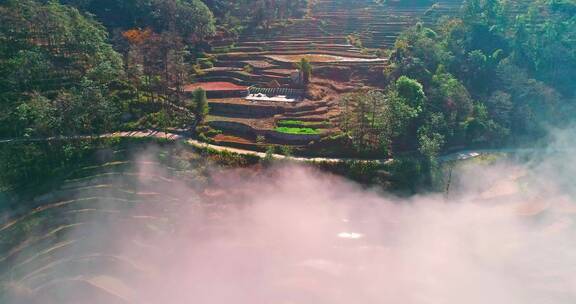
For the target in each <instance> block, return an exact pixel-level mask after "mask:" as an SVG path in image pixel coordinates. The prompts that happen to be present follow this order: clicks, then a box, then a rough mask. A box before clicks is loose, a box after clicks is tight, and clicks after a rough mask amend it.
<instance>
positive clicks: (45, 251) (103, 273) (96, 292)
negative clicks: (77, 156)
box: [0, 151, 197, 304]
mask: <svg viewBox="0 0 576 304" xmlns="http://www.w3.org/2000/svg"><path fill="white" fill-rule="evenodd" d="M107 154H108V155H107V156H106V157H103V159H101V161H99V162H97V163H96V164H95V165H90V166H84V167H82V168H80V169H78V170H77V171H76V172H74V173H73V174H71V175H70V176H69V177H68V178H67V180H66V181H65V182H64V184H63V185H62V186H61V187H60V189H58V190H56V191H53V192H51V193H49V194H46V195H43V196H41V197H37V198H36V199H34V200H32V201H26V202H19V206H20V207H19V208H17V210H16V211H14V212H13V213H11V214H9V215H7V216H5V217H3V218H2V221H1V222H0V283H1V285H2V289H3V290H2V292H0V298H1V297H3V298H2V299H1V300H0V302H1V303H18V304H20V303H22V304H24V303H127V302H132V300H133V299H134V295H135V291H134V289H133V288H134V287H133V286H130V285H129V283H128V280H127V277H126V276H128V275H130V276H132V277H134V276H135V275H136V276H138V277H142V278H144V277H146V275H147V273H148V272H149V271H150V269H147V268H146V266H144V265H142V264H140V263H139V260H138V257H137V256H126V255H125V252H126V250H122V249H123V248H126V247H127V246H128V247H130V248H140V249H141V250H145V251H150V250H156V249H155V248H150V244H148V243H147V242H146V241H145V240H149V239H151V238H155V237H161V236H162V234H163V233H166V232H167V231H170V229H171V228H172V227H171V225H170V222H169V221H168V220H167V219H168V218H172V219H173V218H174V217H175V216H177V215H176V214H175V212H173V210H175V209H176V208H179V206H181V205H182V204H184V203H186V204H190V203H194V202H195V201H196V197H194V196H193V195H191V193H194V192H193V191H190V190H188V191H187V192H186V196H185V197H184V196H183V195H182V196H180V195H179V194H178V193H177V192H176V193H175V191H174V185H175V184H179V183H187V184H189V185H192V184H194V178H195V176H197V175H196V174H197V172H194V171H191V170H186V169H176V168H174V167H171V165H173V164H175V165H176V166H178V161H179V160H172V161H174V163H172V164H170V163H168V164H166V163H163V164H162V165H161V166H160V165H159V163H158V162H157V161H156V160H152V159H158V157H157V156H160V158H161V159H162V156H166V155H165V154H159V153H153V154H150V155H151V156H150V159H148V158H145V159H139V158H134V157H133V156H132V155H134V153H133V152H128V151H114V152H112V153H107ZM183 163H184V162H183ZM186 163H187V164H189V162H186ZM159 167H162V169H161V170H160V169H157V168H159ZM181 167H185V166H181ZM144 189H145V190H144ZM118 231H122V234H123V236H124V235H125V236H126V238H124V237H123V238H122V239H123V241H122V243H119V242H120V241H118V239H119V238H118V237H114V236H116V235H117V233H118ZM138 251H139V250H130V252H138ZM123 252H124V253H123ZM130 283H134V281H133V280H132V281H130ZM86 298H89V299H91V301H92V302H86ZM34 301H37V302H34Z"/></svg>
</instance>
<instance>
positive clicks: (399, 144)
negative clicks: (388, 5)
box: [342, 0, 576, 157]
mask: <svg viewBox="0 0 576 304" xmlns="http://www.w3.org/2000/svg"><path fill="white" fill-rule="evenodd" d="M575 23H576V2H574V1H570V0H552V1H544V0H538V1H521V0H518V1H500V0H470V1H467V2H466V3H465V5H464V6H463V8H462V12H461V14H460V15H458V16H456V17H453V18H443V19H442V20H441V21H440V22H439V23H438V24H437V25H435V26H433V27H425V26H423V25H422V24H418V25H416V26H414V27H413V28H411V29H410V30H408V31H406V32H404V33H403V34H401V36H400V37H399V38H398V39H397V41H396V44H395V47H394V49H393V51H392V52H391V55H390V63H391V64H390V65H389V67H388V68H386V70H385V76H386V77H387V79H388V82H389V83H390V84H389V85H388V86H387V88H386V90H385V93H383V94H382V93H377V92H367V93H357V94H355V95H352V96H346V97H344V98H343V99H342V101H343V104H344V112H345V119H344V120H343V121H344V123H345V127H344V129H345V130H349V131H350V132H349V133H350V135H351V136H352V138H353V139H354V140H355V142H356V143H357V145H358V146H359V148H361V149H375V148H378V147H380V146H382V145H387V146H388V147H389V148H390V147H394V148H396V150H397V151H399V152H401V151H419V152H421V154H423V155H425V156H427V157H434V156H435V155H437V154H438V153H439V152H440V151H442V149H446V148H453V147H463V146H466V147H471V146H482V147H497V146H502V145H510V144H511V145H517V144H523V143H527V142H533V141H534V140H537V139H539V138H541V137H542V136H543V135H544V134H545V133H546V130H547V128H548V127H550V126H553V125H558V124H559V123H563V122H566V121H569V120H570V119H571V116H572V115H573V113H574V111H573V109H574V99H575V93H576V90H575V86H574V79H576V57H575V54H576V53H575V52H574V50H575V49H576V40H575V39H574V38H575V37H576V24H575ZM398 97H400V99H399V98H398ZM351 101H352V103H351ZM398 105H400V106H402V107H405V108H406V109H405V110H404V111H403V112H402V111H401V112H397V113H395V114H393V115H392V116H393V117H394V120H395V125H397V126H398V128H397V129H396V131H395V132H392V133H391V132H390V131H388V130H389V128H384V126H386V125H387V124H390V119H389V118H388V117H389V116H387V115H385V114H386V113H388V112H390V111H392V110H393V109H398ZM400 109H402V108H400ZM402 113H405V114H402ZM349 122H352V124H350V123H349ZM350 126H351V127H350ZM367 138H372V140H366V139H367ZM390 143H392V145H390ZM389 152H390V151H389Z"/></svg>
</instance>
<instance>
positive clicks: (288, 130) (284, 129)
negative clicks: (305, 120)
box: [274, 127, 320, 135]
mask: <svg viewBox="0 0 576 304" xmlns="http://www.w3.org/2000/svg"><path fill="white" fill-rule="evenodd" d="M274 130H275V131H276V132H280V133H286V134H297V135H318V134H320V132H318V130H316V129H312V128H291V127H277V128H276V129H274Z"/></svg>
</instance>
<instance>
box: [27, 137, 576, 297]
mask: <svg viewBox="0 0 576 304" xmlns="http://www.w3.org/2000/svg"><path fill="white" fill-rule="evenodd" d="M573 135H574V133H573V132H563V133H562V134H561V135H559V136H557V137H556V140H555V144H553V145H550V146H549V149H547V150H546V151H538V153H536V154H537V156H534V157H531V158H529V160H522V161H513V160H510V159H507V160H502V161H498V162H496V163H492V164H490V165H482V164H479V165H474V164H471V165H466V166H462V167H456V169H455V170H456V172H455V174H454V175H453V176H454V180H453V186H452V190H451V193H449V194H448V195H446V194H445V193H442V194H427V195H421V196H416V197H412V198H408V199H406V198H397V197H394V196H391V195H387V194H385V193H380V192H379V191H377V190H366V189H365V188H362V187H360V186H358V185H355V184H354V183H352V182H349V181H346V180H344V179H342V178H339V177H336V176H332V175H327V174H324V173H321V172H318V171H316V170H314V169H312V168H308V167H304V166H293V165H288V166H287V165H282V166H278V167H273V168H271V169H269V170H267V172H264V173H260V174H255V175H247V174H242V173H239V172H238V171H228V172H225V173H219V174H218V175H217V176H214V177H213V180H212V182H211V183H209V185H208V186H197V187H194V186H192V187H191V186H189V185H185V184H184V183H183V182H178V181H173V182H172V183H171V185H172V186H171V187H172V188H171V189H169V192H170V193H173V194H174V196H176V197H179V198H182V199H185V200H187V203H186V204H181V205H178V207H170V208H171V210H170V212H165V211H166V210H161V211H158V213H159V214H162V216H166V214H171V215H172V216H168V217H167V218H166V219H165V221H164V222H165V223H166V226H167V227H169V228H166V227H164V228H162V229H160V228H158V229H159V230H162V232H159V233H157V234H149V235H147V234H138V236H137V237H136V236H135V235H136V234H135V233H134V234H133V233H132V232H133V231H134V230H136V229H135V228H134V227H131V226H130V224H129V223H126V224H125V225H124V226H123V227H122V229H119V230H118V231H114V232H113V233H110V234H108V237H110V238H113V239H115V240H116V242H114V244H116V245H115V246H118V248H117V249H118V252H120V254H118V256H122V257H123V258H125V259H127V260H130V263H132V264H134V265H136V266H134V268H138V269H139V271H138V272H131V271H130V270H126V269H119V268H118V269H113V268H114V266H110V267H111V269H110V272H113V273H117V274H119V277H122V278H123V279H122V281H121V280H116V279H112V278H110V277H102V276H100V277H96V278H88V279H90V280H91V282H92V283H93V284H95V285H98V286H99V287H100V288H102V289H104V290H106V291H107V292H109V293H113V294H116V295H117V296H118V297H119V298H121V299H122V301H121V302H119V303H147V304H163V303H173V304H179V303H206V304H225V303H226V304H228V303H236V304H258V303H279V304H289V303H290V304H291V303H295V304H296V303H301V304H322V303H329V304H335V303H346V304H349V303H359V304H371V303H399V304H412V303H413V304H424V303H431V304H442V303H446V304H462V303H468V304H474V303H478V304H485V303H492V304H533V303H534V304H536V303H538V304H540V303H555V304H558V303H574V301H576V238H575V233H574V232H575V231H576V230H575V227H574V214H575V213H576V205H575V201H574V196H573V195H572V193H573V191H574V182H573V181H574V176H575V175H574V174H575V173H576V165H575V162H574V161H575V160H576V159H575V158H576V157H575V156H574V155H573V154H572V153H571V150H570V149H569V148H570V147H571V146H572V145H571V144H572V143H573V142H574V139H576V137H575V136H573ZM568 144H570V145H568ZM143 157H144V158H146V156H143ZM162 170H163V168H160V167H153V166H142V168H140V172H141V175H140V179H141V180H139V181H132V182H137V183H140V182H141V183H142V184H145V179H146V178H147V177H146V176H149V175H150V174H152V173H155V174H157V173H158V172H160V171H162ZM148 190H149V189H147V188H146V187H144V186H143V187H142V189H140V191H142V192H146V191H148ZM159 203H165V202H159ZM146 208H150V207H147V206H142V207H138V208H136V209H135V210H134V212H135V213H138V214H139V213H142V211H143V210H145V209H146ZM154 208H157V207H154ZM166 208H168V207H166ZM102 226H106V223H102V225H91V226H90V229H95V230H98V229H101V227H102ZM73 234H74V233H72V234H71V235H73ZM58 292H65V291H56V293H58ZM75 292H81V291H75ZM99 301H100V300H97V299H96V300H94V299H90V298H89V296H87V298H86V301H85V303H100V302H99ZM18 304H20V303H18Z"/></svg>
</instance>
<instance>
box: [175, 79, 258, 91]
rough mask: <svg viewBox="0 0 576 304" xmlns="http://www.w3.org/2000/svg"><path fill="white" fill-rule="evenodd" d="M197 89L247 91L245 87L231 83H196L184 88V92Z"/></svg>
mask: <svg viewBox="0 0 576 304" xmlns="http://www.w3.org/2000/svg"><path fill="white" fill-rule="evenodd" d="M198 88H202V89H203V90H204V91H207V92H208V91H241V90H248V87H246V86H240V85H237V84H234V83H231V82H224V81H214V82H198V83H192V84H188V85H186V86H184V92H192V91H194V90H196V89H198Z"/></svg>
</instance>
